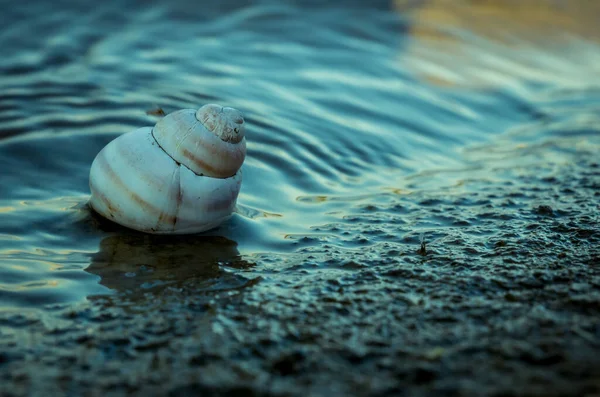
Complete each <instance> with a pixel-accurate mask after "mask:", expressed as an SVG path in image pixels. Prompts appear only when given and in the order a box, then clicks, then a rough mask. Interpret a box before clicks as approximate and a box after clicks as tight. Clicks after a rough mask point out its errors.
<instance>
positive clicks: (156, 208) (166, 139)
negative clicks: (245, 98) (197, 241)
mask: <svg viewBox="0 0 600 397" xmlns="http://www.w3.org/2000/svg"><path fill="white" fill-rule="evenodd" d="M245 155H246V140H245V126H244V119H243V117H242V115H241V113H240V112H239V111H237V110H235V109H232V108H223V107H221V106H219V105H205V106H203V107H202V108H200V109H199V110H198V111H195V110H193V109H184V110H179V111H176V112H174V113H171V114H169V115H168V116H166V117H164V118H163V119H162V120H160V121H159V122H158V123H157V124H156V125H155V126H154V127H153V128H152V127H144V128H140V129H138V130H135V131H132V132H129V133H127V134H123V135H121V136H119V137H118V138H116V139H115V140H113V141H111V142H110V143H109V144H108V145H106V146H105V147H104V149H102V150H101V151H100V153H98V155H97V156H96V158H95V159H94V162H93V163H92V168H91V170H90V190H91V193H92V196H91V199H90V205H91V207H92V208H93V209H94V210H95V211H96V212H98V213H99V214H101V215H102V216H104V217H106V218H108V219H110V220H113V221H115V222H117V223H119V224H121V225H123V226H126V227H129V228H132V229H136V230H139V231H143V232H147V233H157V234H169V233H173V234H187V233H197V232H201V231H205V230H208V229H212V228H214V227H216V226H218V225H219V224H220V223H222V222H223V221H225V220H227V219H228V218H229V217H230V216H231V214H232V212H233V210H234V208H235V203H236V200H237V197H238V194H239V191H240V187H241V183H242V172H241V170H240V167H241V165H242V163H243V162H244V158H245Z"/></svg>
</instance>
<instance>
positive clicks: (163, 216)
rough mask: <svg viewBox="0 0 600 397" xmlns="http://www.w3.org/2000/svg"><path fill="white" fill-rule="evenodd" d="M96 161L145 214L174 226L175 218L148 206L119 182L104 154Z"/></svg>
mask: <svg viewBox="0 0 600 397" xmlns="http://www.w3.org/2000/svg"><path fill="white" fill-rule="evenodd" d="M98 161H99V165H100V167H101V168H102V169H103V170H104V171H105V172H106V174H107V176H108V177H109V179H110V180H112V181H113V182H114V183H115V184H116V185H118V186H119V188H121V190H123V191H124V192H127V194H128V195H129V197H130V198H131V199H132V200H133V201H134V202H136V203H138V204H139V205H140V206H141V207H143V208H144V210H146V211H147V212H150V213H152V214H158V219H159V220H165V221H166V222H167V223H169V224H171V225H175V222H176V221H177V217H176V216H173V215H168V214H165V213H164V212H163V211H161V210H160V209H158V208H156V207H155V206H154V205H152V204H150V203H149V202H147V201H146V200H144V199H143V198H141V197H140V196H139V195H138V194H136V193H135V192H133V191H131V190H130V189H129V187H128V186H127V185H126V184H125V183H124V182H123V181H122V180H121V178H119V176H118V175H117V174H116V172H115V171H114V170H113V169H112V168H111V166H110V164H109V163H108V161H107V160H106V157H105V154H104V153H101V155H100V156H99V158H98Z"/></svg>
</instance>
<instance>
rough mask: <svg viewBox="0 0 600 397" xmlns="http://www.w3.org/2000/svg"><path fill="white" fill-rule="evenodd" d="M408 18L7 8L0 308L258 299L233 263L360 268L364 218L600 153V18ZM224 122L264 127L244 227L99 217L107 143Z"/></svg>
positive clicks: (253, 138) (156, 7)
mask: <svg viewBox="0 0 600 397" xmlns="http://www.w3.org/2000/svg"><path fill="white" fill-rule="evenodd" d="M400 3H402V2H400V1H398V2H396V5H394V3H393V2H383V1H381V2H376V3H369V2H364V4H361V2H350V3H344V4H338V5H335V4H333V5H322V4H319V3H318V2H313V3H305V4H297V3H294V2H291V1H288V2H275V1H262V2H256V3H255V5H252V6H248V5H238V4H235V3H225V4H223V3H220V2H216V1H215V2H214V4H213V6H209V5H205V6H203V7H200V6H197V7H188V6H187V5H186V4H187V3H186V2H181V3H178V2H152V1H150V2H133V1H117V2H96V3H94V7H93V8H91V9H90V8H88V7H87V6H84V5H80V3H78V2H69V1H63V2H57V3H54V2H52V3H50V2H43V1H38V2H36V1H33V2H23V3H21V4H11V5H10V6H8V5H6V6H3V7H2V13H1V14H0V26H2V29H1V30H0V48H2V57H1V58H0V307H1V308H19V307H28V308H42V307H45V306H46V305H49V304H54V303H61V302H63V303H71V302H79V301H84V300H86V299H87V298H89V297H91V296H94V295H98V294H111V293H113V292H114V291H115V290H121V291H122V290H130V289H140V288H141V289H144V290H145V289H150V290H151V289H152V288H154V287H156V286H157V285H162V284H165V283H166V284H169V283H176V282H177V281H178V280H182V279H189V278H193V277H198V278H199V279H202V280H205V284H202V286H201V288H220V287H221V286H223V288H225V287H232V286H233V287H235V286H236V285H238V284H240V283H242V281H240V279H239V278H236V276H235V275H231V274H230V272H229V271H228V270H227V269H225V268H224V267H223V266H222V265H223V264H224V263H231V262H235V261H242V262H243V261H246V260H248V261H253V263H254V262H255V263H258V264H257V266H258V267H259V268H260V261H258V260H257V259H256V258H258V257H261V258H264V257H265V256H266V257H268V256H269V255H271V254H273V255H274V254H277V255H284V256H285V255H291V254H294V253H298V252H299V250H300V249H301V248H302V247H306V246H307V245H313V246H317V247H318V246H320V245H326V244H329V245H336V246H339V247H348V248H352V242H348V241H347V240H346V239H345V237H344V235H345V231H344V230H343V229H339V228H337V229H336V228H330V227H329V228H328V227H325V228H322V226H327V225H330V224H332V223H336V222H338V221H340V220H342V219H346V218H347V217H348V216H349V215H351V214H352V212H353V211H354V207H355V205H356V203H360V205H363V206H368V205H369V204H371V203H375V202H377V203H380V202H382V201H383V202H384V201H386V200H388V201H389V200H393V197H395V196H402V197H407V198H408V199H409V200H410V197H411V196H410V195H411V194H412V193H414V192H416V191H424V190H430V191H435V192H442V193H443V191H444V189H446V188H448V187H450V186H457V185H459V184H461V183H462V182H464V181H465V180H468V179H469V178H474V177H476V176H477V177H482V175H483V176H484V177H485V175H491V173H490V170H496V171H497V170H501V169H502V168H503V167H511V168H514V167H527V166H528V164H531V163H533V162H540V161H541V162H544V161H552V162H559V163H560V162H561V161H563V160H564V161H568V160H566V159H567V158H569V157H568V156H567V155H568V154H572V153H573V152H575V153H576V152H577V151H578V150H586V151H597V150H598V148H599V147H600V146H599V141H600V140H599V139H598V135H599V134H598V131H599V130H598V128H599V127H598V126H599V125H600V44H599V43H600V40H599V39H600V31H599V30H598V28H597V27H595V25H594V24H593V21H595V20H597V19H594V18H591V17H590V19H591V21H592V22H586V21H587V19H583V20H581V21H580V23H577V22H576V20H577V18H580V17H581V15H586V13H585V11H581V10H580V9H579V8H577V7H574V8H575V10H574V11H573V10H570V9H567V10H555V11H554V13H555V17H556V20H557V21H558V22H556V25H553V23H554V22H548V20H549V21H552V15H554V14H552V12H553V11H552V9H550V11H545V12H546V13H547V14H548V15H546V14H544V15H546V17H545V18H547V19H548V20H546V19H544V20H543V21H542V23H539V24H536V23H531V21H529V20H528V19H527V15H528V14H527V13H522V15H521V17H519V18H520V19H519V18H516V17H514V18H513V16H511V15H512V14H511V13H510V12H508V11H506V12H505V10H504V9H503V8H502V7H499V10H500V11H498V10H496V11H495V12H499V13H500V15H499V16H497V15H494V14H490V13H489V10H486V9H485V6H477V7H475V6H473V7H471V8H467V6H462V8H461V6H456V7H455V8H448V7H445V6H444V5H443V4H442V5H440V4H439V2H435V1H434V2H429V3H426V2H424V4H420V3H417V2H415V3H414V4H413V5H411V6H410V7H409V6H403V5H401V4H400ZM442 3H443V2H442ZM578 3H579V2H578ZM219 4H220V5H219ZM586 4H587V3H586ZM588 6H589V8H590V10H589V12H588V13H587V14H589V15H598V14H594V13H595V12H597V10H596V7H595V6H594V5H593V4H590V5H588ZM540 7H542V8H544V9H546V8H545V6H540ZM508 8H509V9H510V6H508ZM569 12H573V14H572V15H571V14H569ZM477 13H481V15H478V14H477ZM444 15H446V16H451V15H454V16H456V15H458V16H464V15H471V16H472V18H462V17H460V18H444ZM535 15H537V14H535ZM570 19H573V20H574V22H573V23H569V20H570ZM456 21H459V22H456ZM486 21H487V22H486ZM494 21H496V22H497V23H498V26H496V25H493V24H494ZM534 21H535V20H534ZM565 21H566V22H565ZM507 23H513V24H514V26H513V25H510V24H509V25H507ZM500 25H501V26H503V27H502V28H500V27H499V26H500ZM549 26H552V27H553V28H551V29H550V28H549ZM515 36H516V37H515ZM213 102H215V103H220V104H222V105H226V106H232V107H235V108H237V109H239V110H241V111H242V112H243V113H244V115H245V119H246V122H247V125H248V130H247V140H248V156H247V159H246V162H245V164H244V166H243V172H244V182H243V186H242V192H241V195H240V197H239V200H238V205H239V208H238V211H237V212H238V213H237V214H236V215H235V216H234V217H233V218H232V220H231V221H229V222H228V223H226V224H224V225H222V226H221V227H220V228H218V229H216V230H214V231H211V232H208V233H206V234H204V235H202V236H196V237H191V238H189V239H188V238H186V239H181V240H160V239H153V238H151V237H146V236H142V235H139V234H135V233H133V232H130V231H127V230H125V229H123V228H120V227H116V226H113V225H110V224H108V223H106V222H103V221H102V220H100V219H98V218H97V217H95V216H94V215H93V214H91V213H90V211H89V209H88V208H87V206H86V202H87V199H88V197H89V188H88V180H87V178H88V173H89V167H90V165H91V163H92V160H93V158H94V157H95V155H96V154H97V153H98V151H99V150H100V149H101V148H102V147H103V146H104V145H105V144H106V143H108V142H109V141H110V140H112V139H114V138H115V137H117V136H118V135H120V134H122V133H126V132H128V131H130V130H133V129H136V128H139V127H142V126H151V125H153V124H154V123H155V122H156V121H157V120H158V119H159V116H154V115H152V114H148V113H147V112H148V111H151V110H153V109H156V108H158V107H160V108H162V109H163V110H164V111H165V112H166V113H169V112H172V111H174V110H177V109H181V108H197V107H199V106H201V105H202V104H205V103H213ZM488 177H490V178H493V177H492V176H488ZM377 222H379V223H380V224H381V225H380V227H381V229H382V230H383V232H384V233H385V234H386V235H388V236H397V237H398V238H400V237H401V235H402V233H403V232H402V231H400V230H398V228H397V225H393V224H386V221H385V219H379V220H377ZM437 226H440V225H437ZM442 226H443V225H442ZM414 227H415V228H416V229H418V228H419V227H421V226H419V225H414ZM324 229H326V230H327V231H323V230H324ZM365 240H366V241H365V242H363V245H364V244H366V245H374V244H377V243H378V239H377V238H375V237H366V238H365ZM174 251H176V252H175V253H174ZM132 280H133V281H132Z"/></svg>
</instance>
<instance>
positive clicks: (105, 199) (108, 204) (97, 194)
mask: <svg viewBox="0 0 600 397" xmlns="http://www.w3.org/2000/svg"><path fill="white" fill-rule="evenodd" d="M90 190H91V191H92V196H94V197H96V198H98V199H99V200H100V201H102V203H103V204H104V206H105V207H106V208H107V209H108V215H110V216H111V218H114V217H115V214H117V213H118V212H119V210H118V209H117V208H116V207H114V206H113V204H112V203H111V202H110V200H109V199H108V197H106V195H105V194H104V193H101V192H100V191H99V190H98V189H96V187H95V186H94V185H92V183H90Z"/></svg>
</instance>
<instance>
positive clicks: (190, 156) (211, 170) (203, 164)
mask: <svg viewBox="0 0 600 397" xmlns="http://www.w3.org/2000/svg"><path fill="white" fill-rule="evenodd" d="M182 151H183V156H184V157H185V158H187V159H190V160H192V161H193V162H194V164H196V166H198V167H199V168H202V169H204V170H206V173H207V174H209V173H210V174H214V175H221V173H220V172H217V169H216V168H215V167H213V166H211V165H209V164H208V163H207V162H205V161H202V160H201V159H200V158H198V157H196V156H195V155H194V153H192V152H190V151H189V150H187V149H186V148H183V149H182Z"/></svg>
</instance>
